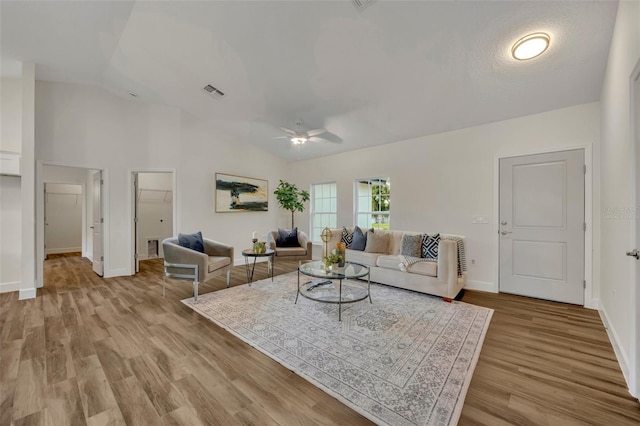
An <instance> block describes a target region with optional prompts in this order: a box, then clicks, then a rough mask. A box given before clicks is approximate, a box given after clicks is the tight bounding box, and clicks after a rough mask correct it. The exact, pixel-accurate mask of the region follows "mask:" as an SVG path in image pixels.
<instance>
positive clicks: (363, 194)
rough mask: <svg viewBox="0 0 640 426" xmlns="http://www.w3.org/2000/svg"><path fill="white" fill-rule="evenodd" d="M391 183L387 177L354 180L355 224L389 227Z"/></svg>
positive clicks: (380, 227)
mask: <svg viewBox="0 0 640 426" xmlns="http://www.w3.org/2000/svg"><path fill="white" fill-rule="evenodd" d="M390 196H391V183H390V179H389V178H388V177H387V178H372V179H358V180H357V181H356V224H357V225H358V226H359V227H360V228H362V229H369V228H374V229H389V223H390V219H391V198H390Z"/></svg>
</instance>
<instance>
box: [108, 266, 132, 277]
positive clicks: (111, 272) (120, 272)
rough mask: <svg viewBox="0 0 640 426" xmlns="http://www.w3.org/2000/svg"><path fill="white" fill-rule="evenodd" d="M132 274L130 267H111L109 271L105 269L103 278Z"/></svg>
mask: <svg viewBox="0 0 640 426" xmlns="http://www.w3.org/2000/svg"><path fill="white" fill-rule="evenodd" d="M129 276H131V271H130V270H129V268H120V269H110V270H108V271H104V274H103V276H102V278H113V277H129Z"/></svg>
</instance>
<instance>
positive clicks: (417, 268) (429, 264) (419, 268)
mask: <svg viewBox="0 0 640 426" xmlns="http://www.w3.org/2000/svg"><path fill="white" fill-rule="evenodd" d="M407 272H410V273H412V274H418V275H427V276H429V277H437V276H438V262H435V261H432V260H425V261H423V262H416V263H414V264H413V265H409V266H408V267H407Z"/></svg>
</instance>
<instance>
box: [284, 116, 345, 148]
mask: <svg viewBox="0 0 640 426" xmlns="http://www.w3.org/2000/svg"><path fill="white" fill-rule="evenodd" d="M296 126H297V128H298V129H302V120H298V121H297V122H296ZM280 130H282V131H283V132H285V133H286V134H287V136H276V137H275V138H273V139H289V140H290V141H291V143H292V144H293V145H297V146H300V145H302V144H304V143H305V142H307V141H308V142H321V141H324V142H335V141H334V140H331V139H329V138H321V137H319V135H322V134H324V133H327V134H330V133H329V131H328V130H327V129H313V130H291V129H287V128H286V127H280Z"/></svg>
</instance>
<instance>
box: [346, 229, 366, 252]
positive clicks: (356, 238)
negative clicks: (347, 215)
mask: <svg viewBox="0 0 640 426" xmlns="http://www.w3.org/2000/svg"><path fill="white" fill-rule="evenodd" d="M366 246H367V233H366V232H363V231H362V229H360V227H359V226H356V228H355V229H354V230H353V234H352V239H351V247H350V248H351V250H359V251H364V248H365V247H366Z"/></svg>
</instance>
